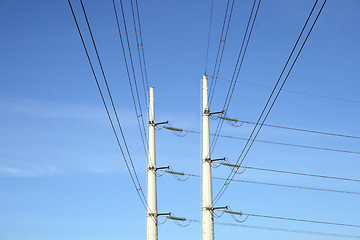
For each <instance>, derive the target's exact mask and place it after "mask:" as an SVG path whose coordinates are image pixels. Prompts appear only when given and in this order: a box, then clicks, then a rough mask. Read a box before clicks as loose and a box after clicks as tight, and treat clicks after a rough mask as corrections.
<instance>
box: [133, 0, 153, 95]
mask: <svg viewBox="0 0 360 240" xmlns="http://www.w3.org/2000/svg"><path fill="white" fill-rule="evenodd" d="M135 3H136V8H135V11H136V15H137V17H135V11H134V4H133V0H131V1H130V4H131V12H132V18H133V23H134V31H135V38H136V46H137V53H138V58H139V65H140V72H141V80H142V83H143V90H144V95H145V99H147V89H149V83H148V79H147V71H145V69H146V65H144V63H145V60H144V59H145V56H144V59H142V54H141V52H142V53H143V51H141V50H140V47H141V49H142V50H144V48H143V44H144V43H143V42H142V37H141V38H140V36H142V34H141V25H140V16H139V15H140V14H139V9H138V3H137V0H135ZM136 19H137V21H136ZM136 23H138V24H136ZM138 28H139V29H138ZM138 31H139V33H138ZM138 35H139V37H138ZM139 39H141V41H139ZM145 74H146V76H145Z"/></svg>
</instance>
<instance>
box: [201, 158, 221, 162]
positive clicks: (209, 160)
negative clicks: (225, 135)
mask: <svg viewBox="0 0 360 240" xmlns="http://www.w3.org/2000/svg"><path fill="white" fill-rule="evenodd" d="M225 159H226V158H216V159H209V158H206V159H205V161H206V162H216V161H225Z"/></svg>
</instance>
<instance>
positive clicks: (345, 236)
mask: <svg viewBox="0 0 360 240" xmlns="http://www.w3.org/2000/svg"><path fill="white" fill-rule="evenodd" d="M192 221H193V222H196V221H195V220H192ZM198 222H200V221H198ZM215 224H218V225H223V226H231V227H241V228H248V229H256V230H266V231H277V232H287V233H296V234H308V235H316V236H327V237H338V238H351V239H360V236H356V235H347V234H339V233H328V232H315V231H307V230H297V229H289V228H274V227H265V226H254V225H246V224H236V223H224V222H215Z"/></svg>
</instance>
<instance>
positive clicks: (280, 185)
mask: <svg viewBox="0 0 360 240" xmlns="http://www.w3.org/2000/svg"><path fill="white" fill-rule="evenodd" d="M165 172H166V173H169V174H172V175H174V176H175V178H176V179H177V180H178V181H181V182H182V181H184V180H187V179H184V180H182V179H181V178H179V177H178V176H188V177H197V178H200V177H201V176H200V175H198V174H191V173H183V172H176V171H173V170H172V171H165ZM213 179H216V180H226V179H227V178H223V177H213ZM232 181H233V182H241V183H251V184H258V185H267V186H273V187H286V188H297V189H305V190H314V191H323V192H334V193H344V194H353V195H359V194H360V192H353V191H344V190H336V189H328V188H314V187H305V186H297V185H287V184H279V183H269V182H260V181H250V180H242V179H232Z"/></svg>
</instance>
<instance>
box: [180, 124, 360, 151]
mask: <svg viewBox="0 0 360 240" xmlns="http://www.w3.org/2000/svg"><path fill="white" fill-rule="evenodd" d="M183 131H184V132H187V133H195V134H200V132H199V131H193V130H183ZM210 135H212V136H215V134H214V133H212V134H210ZM218 137H223V138H231V139H238V140H243V141H247V140H248V138H243V137H237V136H229V135H218ZM251 140H253V139H251ZM254 141H255V142H261V143H269V144H277V145H283V146H290V147H299V148H307V149H316V150H323V151H331V152H340V153H349V154H360V152H357V151H350V150H343V149H335V148H325V147H316V146H308V145H299V144H293V143H284V142H275V141H268V140H259V139H256V140H254Z"/></svg>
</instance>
